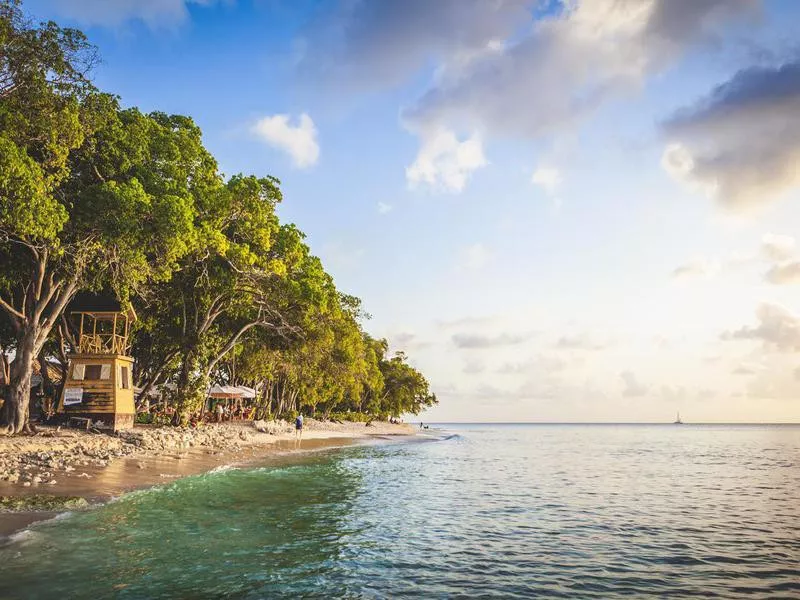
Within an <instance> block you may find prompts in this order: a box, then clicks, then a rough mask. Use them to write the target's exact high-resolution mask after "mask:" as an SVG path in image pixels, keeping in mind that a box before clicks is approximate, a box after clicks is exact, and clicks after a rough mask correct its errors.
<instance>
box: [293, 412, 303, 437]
mask: <svg viewBox="0 0 800 600" xmlns="http://www.w3.org/2000/svg"><path fill="white" fill-rule="evenodd" d="M294 437H295V438H296V439H298V440H299V439H302V438H303V415H297V418H296V419H295V420H294Z"/></svg>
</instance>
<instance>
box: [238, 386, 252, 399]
mask: <svg viewBox="0 0 800 600" xmlns="http://www.w3.org/2000/svg"><path fill="white" fill-rule="evenodd" d="M236 389H238V390H241V392H242V398H255V397H256V391H255V390H254V389H253V388H249V387H247V386H246V385H237V386H236Z"/></svg>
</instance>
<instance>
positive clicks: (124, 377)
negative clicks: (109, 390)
mask: <svg viewBox="0 0 800 600" xmlns="http://www.w3.org/2000/svg"><path fill="white" fill-rule="evenodd" d="M119 387H120V388H121V389H123V390H127V389H130V387H131V384H130V382H129V381H128V367H120V368H119Z"/></svg>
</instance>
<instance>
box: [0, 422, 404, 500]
mask: <svg viewBox="0 0 800 600" xmlns="http://www.w3.org/2000/svg"><path fill="white" fill-rule="evenodd" d="M413 431H414V430H413V428H412V427H410V426H408V425H402V424H401V425H394V424H389V423H383V422H376V423H374V424H372V425H370V426H366V425H365V424H364V423H349V422H348V423H333V422H324V421H316V420H314V419H307V420H306V425H305V430H304V433H303V437H304V439H320V438H331V437H354V438H355V437H363V436H367V435H408V434H411V433H413ZM293 437H294V429H293V426H292V425H291V424H290V423H287V422H285V421H268V422H267V421H258V422H256V423H252V422H228V423H221V424H209V425H204V426H202V427H199V428H180V427H153V426H136V427H135V428H133V429H131V430H128V431H122V432H119V433H118V434H106V433H91V432H85V431H81V430H76V429H60V428H51V427H40V428H39V433H38V434H36V435H32V436H12V437H8V436H0V490H2V492H0V497H4V498H8V497H9V496H16V495H22V496H30V497H33V496H34V495H36V494H46V493H48V491H49V490H52V489H54V488H55V487H56V486H57V484H60V483H64V482H65V481H66V480H73V481H74V479H75V478H84V479H90V478H92V477H94V476H96V474H97V473H98V470H101V471H102V469H103V468H105V467H108V466H109V465H110V464H111V463H112V462H113V461H115V460H116V459H121V458H125V457H127V458H132V459H145V458H152V457H162V456H171V457H173V458H180V457H181V456H182V455H183V453H186V452H188V451H190V450H192V449H198V450H199V449H204V450H208V451H216V452H221V451H233V452H236V451H241V450H242V449H244V448H249V447H253V446H260V445H267V444H270V443H274V442H276V441H279V440H287V439H293ZM92 473H94V474H95V475H93V474H92ZM17 504H18V503H11V502H6V504H5V505H4V504H3V503H0V511H2V510H9V509H10V508H12V506H16V505H17Z"/></svg>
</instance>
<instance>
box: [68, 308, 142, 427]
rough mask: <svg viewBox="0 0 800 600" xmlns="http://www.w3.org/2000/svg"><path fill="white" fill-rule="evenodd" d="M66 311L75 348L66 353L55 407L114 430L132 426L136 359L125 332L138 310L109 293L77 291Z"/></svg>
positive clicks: (134, 411)
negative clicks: (74, 335) (64, 374)
mask: <svg viewBox="0 0 800 600" xmlns="http://www.w3.org/2000/svg"><path fill="white" fill-rule="evenodd" d="M67 312H68V313H69V317H70V319H71V321H72V323H73V324H74V325H75V326H76V328H77V332H78V335H77V341H76V345H77V348H76V352H74V353H73V354H70V355H69V356H68V359H69V364H68V365H67V380H66V381H65V382H64V391H63V392H62V394H61V398H60V399H59V403H58V412H59V413H62V414H63V415H65V416H66V417H74V418H76V419H91V421H92V422H96V421H102V422H103V423H105V424H106V425H107V426H109V427H112V428H113V429H114V431H118V430H120V429H128V428H130V427H133V422H134V417H135V416H136V407H135V405H134V400H133V381H132V369H133V362H134V361H133V358H132V357H131V356H129V352H130V345H129V337H128V336H129V334H130V327H131V324H132V323H133V322H134V321H135V320H136V313H135V312H134V311H133V308H132V307H131V306H130V305H128V306H127V307H123V306H122V305H121V304H120V302H119V301H118V300H117V299H116V298H114V297H113V296H101V295H95V294H89V293H82V294H79V295H78V296H76V297H75V299H74V300H73V301H72V303H71V304H70V305H69V307H68V309H67ZM86 422H87V424H88V422H89V421H86Z"/></svg>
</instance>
